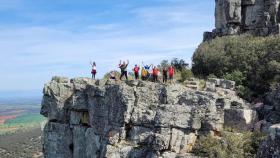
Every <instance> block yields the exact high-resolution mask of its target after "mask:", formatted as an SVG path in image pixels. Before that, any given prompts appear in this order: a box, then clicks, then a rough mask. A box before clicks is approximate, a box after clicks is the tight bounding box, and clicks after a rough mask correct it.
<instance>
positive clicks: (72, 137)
mask: <svg viewBox="0 0 280 158" xmlns="http://www.w3.org/2000/svg"><path fill="white" fill-rule="evenodd" d="M234 86H235V83H234V82H231V81H226V80H219V79H212V80H209V81H208V82H207V84H206V87H205V90H201V91H198V90H194V89H193V88H187V87H186V86H183V85H180V84H173V85H163V84H160V83H152V82H144V81H127V82H120V83H110V82H107V83H104V82H103V81H99V82H95V81H93V80H91V79H87V78H76V79H71V80H69V79H67V78H63V77H54V78H53V79H52V80H51V81H50V82H49V83H47V84H46V85H45V87H44V91H43V92H44V97H43V101H42V109H41V114H42V115H44V116H45V117H47V118H48V120H49V121H48V123H47V124H46V126H45V128H44V133H43V152H44V156H45V157H46V158H53V157H56V158H71V157H74V158H97V157H98V158H103V157H108V158H128V157H133V158H138V157H139V158H157V157H161V158H175V157H195V156H193V155H192V154H190V153H191V151H192V147H193V145H194V144H195V142H196V139H197V136H198V135H200V134H205V133H213V134H217V133H219V132H220V131H221V130H222V129H223V128H224V127H230V128H236V129H239V130H246V129H249V128H251V125H252V123H254V122H255V119H256V113H255V111H253V110H251V109H250V104H248V103H246V102H245V101H244V100H242V99H240V98H239V97H237V95H236V94H235V92H234ZM237 114H238V115H237Z"/></svg>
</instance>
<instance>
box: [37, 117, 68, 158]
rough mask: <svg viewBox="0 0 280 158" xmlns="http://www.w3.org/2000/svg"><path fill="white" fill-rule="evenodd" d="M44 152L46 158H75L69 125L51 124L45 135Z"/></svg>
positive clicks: (48, 124) (47, 127)
mask: <svg viewBox="0 0 280 158" xmlns="http://www.w3.org/2000/svg"><path fill="white" fill-rule="evenodd" d="M43 142H44V143H43V152H44V157H45V158H53V157H57V158H71V157H73V139H72V132H71V130H70V127H69V125H67V124H60V123H54V122H49V123H47V124H46V126H45V128H44V133H43Z"/></svg>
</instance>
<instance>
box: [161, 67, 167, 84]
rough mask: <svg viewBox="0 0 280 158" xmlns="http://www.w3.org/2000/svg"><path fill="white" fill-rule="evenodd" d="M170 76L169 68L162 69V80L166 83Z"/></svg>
mask: <svg viewBox="0 0 280 158" xmlns="http://www.w3.org/2000/svg"><path fill="white" fill-rule="evenodd" d="M167 78H168V69H167V68H166V67H165V68H163V70H162V82H163V83H166V82H167Z"/></svg>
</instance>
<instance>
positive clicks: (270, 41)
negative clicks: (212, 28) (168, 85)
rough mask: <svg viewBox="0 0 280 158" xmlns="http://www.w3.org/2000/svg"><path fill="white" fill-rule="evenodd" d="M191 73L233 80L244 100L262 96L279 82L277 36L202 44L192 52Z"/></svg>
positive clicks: (249, 37)
mask: <svg viewBox="0 0 280 158" xmlns="http://www.w3.org/2000/svg"><path fill="white" fill-rule="evenodd" d="M192 71H193V73H194V74H195V75H196V76H200V77H203V78H206V77H208V76H212V77H213V76H216V77H218V78H225V79H231V80H234V81H236V83H237V85H238V86H240V87H239V92H240V95H242V96H243V97H245V98H247V99H250V97H251V96H258V95H262V94H264V93H265V92H267V91H269V90H270V89H273V88H274V87H275V86H276V85H277V84H278V83H279V82H280V37H279V36H270V37H253V36H249V35H242V36H226V37H220V38H216V39H214V40H212V41H209V42H204V43H202V44H201V45H200V46H199V47H198V48H197V50H196V51H195V54H194V56H193V65H192ZM245 94H246V95H247V94H249V95H248V96H244V95H245Z"/></svg>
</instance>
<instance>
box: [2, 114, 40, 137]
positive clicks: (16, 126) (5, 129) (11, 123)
mask: <svg viewBox="0 0 280 158" xmlns="http://www.w3.org/2000/svg"><path fill="white" fill-rule="evenodd" d="M44 120H45V118H44V117H43V116H41V115H40V114H24V115H21V116H18V117H17V118H15V119H10V120H7V121H6V122H5V124H3V125H0V135H3V134H7V133H13V132H16V131H18V130H25V129H29V128H33V127H40V123H41V122H43V121H44Z"/></svg>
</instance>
